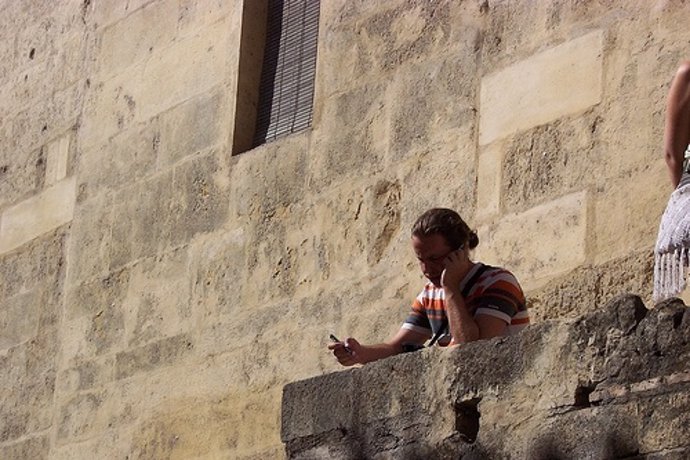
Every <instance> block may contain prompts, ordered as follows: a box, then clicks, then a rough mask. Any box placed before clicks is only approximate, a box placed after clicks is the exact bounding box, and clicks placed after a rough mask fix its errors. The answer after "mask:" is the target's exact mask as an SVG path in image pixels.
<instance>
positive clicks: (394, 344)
mask: <svg viewBox="0 0 690 460" xmlns="http://www.w3.org/2000/svg"><path fill="white" fill-rule="evenodd" d="M428 338H429V335H428V334H424V333H421V332H417V331H414V330H411V329H405V328H401V329H400V330H399V331H398V332H397V333H396V334H395V335H394V336H393V337H392V338H391V339H390V340H388V341H386V342H383V343H378V344H373V345H362V344H360V343H359V342H358V341H357V340H356V339H354V338H351V337H350V338H347V339H345V340H344V341H342V342H336V343H332V344H330V345H328V349H329V350H332V351H333V354H334V355H335V357H336V358H337V359H338V362H339V363H340V364H342V365H343V366H352V365H354V364H366V363H370V362H372V361H376V360H379V359H383V358H388V357H389V356H393V355H397V354H399V353H402V351H403V349H402V347H403V344H404V343H414V344H422V343H424V342H425V341H426V340H427V339H428Z"/></svg>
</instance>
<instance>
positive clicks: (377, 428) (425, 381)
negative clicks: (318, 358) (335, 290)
mask: <svg viewBox="0 0 690 460" xmlns="http://www.w3.org/2000/svg"><path fill="white" fill-rule="evenodd" d="M688 311H690V310H688V309H687V307H686V306H685V305H684V304H683V303H682V302H680V301H679V300H672V301H668V302H665V303H663V304H659V305H657V307H656V308H655V309H653V310H647V308H646V307H645V306H644V304H643V303H642V301H641V300H640V298H639V297H637V296H634V295H621V296H619V297H616V298H615V299H613V300H612V301H611V302H609V303H608V304H607V305H605V306H604V307H601V308H598V309H596V310H595V311H594V313H591V314H588V315H585V316H582V317H580V318H577V319H575V320H572V321H570V322H555V321H545V322H542V323H539V324H535V325H533V326H531V327H529V328H528V329H526V330H525V331H523V333H521V334H519V335H518V336H514V337H506V338H499V339H493V340H489V341H481V342H475V343H472V344H468V345H466V346H463V347H457V348H454V349H445V350H444V349H437V348H435V349H425V350H422V351H420V352H416V353H411V354H407V355H400V356H395V357H392V358H389V359H386V360H382V361H379V362H376V363H372V364H369V365H367V366H364V367H361V368H356V369H348V370H345V371H343V372H336V373H332V374H328V375H323V376H319V377H315V378H312V379H308V380H303V381H299V382H294V383H291V384H288V385H286V386H285V388H284V389H283V402H282V411H283V412H282V440H283V442H284V444H285V448H286V454H287V456H288V458H294V459H306V458H335V459H355V458H405V459H408V458H531V459H532V458H535V459H539V458H620V457H624V456H627V457H626V458H676V457H674V456H675V455H681V456H682V455H683V454H684V453H687V452H688V451H690V313H688Z"/></svg>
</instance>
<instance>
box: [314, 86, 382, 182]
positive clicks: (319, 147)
mask: <svg viewBox="0 0 690 460" xmlns="http://www.w3.org/2000/svg"><path fill="white" fill-rule="evenodd" d="M386 87H387V82H385V81H384V82H381V81H377V82H376V83H372V84H369V85H365V86H363V87H359V88H356V89H353V90H351V91H348V92H346V93H339V94H336V95H333V96H332V97H331V98H329V99H328V100H326V101H324V110H323V113H322V115H321V119H320V120H318V121H317V120H314V129H313V131H312V132H311V143H310V145H309V156H310V158H309V160H310V161H309V171H308V184H309V186H310V188H311V189H314V190H315V191H321V190H323V188H325V187H327V186H329V185H331V184H332V183H334V182H336V183H338V182H343V181H346V180H347V179H348V178H350V179H352V178H354V177H357V176H358V174H359V172H361V171H367V174H369V175H373V174H376V173H378V172H381V171H382V170H383V169H384V167H385V162H384V158H385V156H386V152H387V150H388V144H389V137H390V134H389V120H388V118H389V115H388V110H389V108H387V101H388V100H389V98H390V96H389V95H387V94H386V93H387V91H389V90H388V89H387V88H386Z"/></svg>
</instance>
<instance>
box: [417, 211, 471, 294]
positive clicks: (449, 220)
mask: <svg viewBox="0 0 690 460" xmlns="http://www.w3.org/2000/svg"><path fill="white" fill-rule="evenodd" d="M478 244H479V238H478V237H477V234H476V233H475V232H473V231H472V230H470V228H469V226H468V225H467V224H466V223H465V221H464V220H462V218H461V217H460V216H459V215H458V213H457V212H455V211H453V210H452V209H446V208H433V209H429V210H428V211H426V212H425V213H424V214H422V215H421V216H419V218H417V221H416V222H415V223H414V225H413V226H412V247H413V248H414V251H415V254H416V255H417V259H418V260H419V265H420V268H421V270H422V273H424V276H426V277H427V278H428V279H429V281H431V282H432V283H434V284H435V285H436V286H439V285H440V282H441V273H443V269H444V267H445V266H444V260H445V258H446V257H448V255H449V254H450V253H451V252H452V251H455V250H456V249H459V248H460V247H461V246H463V247H465V248H469V249H474V248H476V247H477V245H478Z"/></svg>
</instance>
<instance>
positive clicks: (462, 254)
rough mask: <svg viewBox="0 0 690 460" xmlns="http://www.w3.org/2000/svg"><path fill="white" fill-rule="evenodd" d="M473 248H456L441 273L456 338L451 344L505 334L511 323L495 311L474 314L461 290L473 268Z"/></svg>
mask: <svg viewBox="0 0 690 460" xmlns="http://www.w3.org/2000/svg"><path fill="white" fill-rule="evenodd" d="M472 266H473V264H472V262H471V261H470V259H469V249H467V248H463V249H459V250H457V251H454V252H452V253H451V254H450V255H449V256H448V259H447V260H446V269H445V270H444V272H443V275H442V277H441V284H442V285H443V290H444V294H445V299H446V315H447V316H448V330H449V331H450V334H451V336H452V337H453V340H452V342H451V344H453V345H457V344H460V343H467V342H473V341H475V340H481V339H490V338H493V337H499V336H502V335H505V332H506V329H507V327H508V324H507V323H506V322H505V321H504V320H502V319H500V318H497V317H494V316H491V315H483V314H478V315H476V316H474V317H473V316H472V315H471V314H470V312H469V310H468V308H467V305H466V304H465V299H464V298H463V297H462V293H461V292H460V282H461V281H462V279H463V278H464V277H465V276H466V275H467V273H469V271H470V270H471V269H472Z"/></svg>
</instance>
